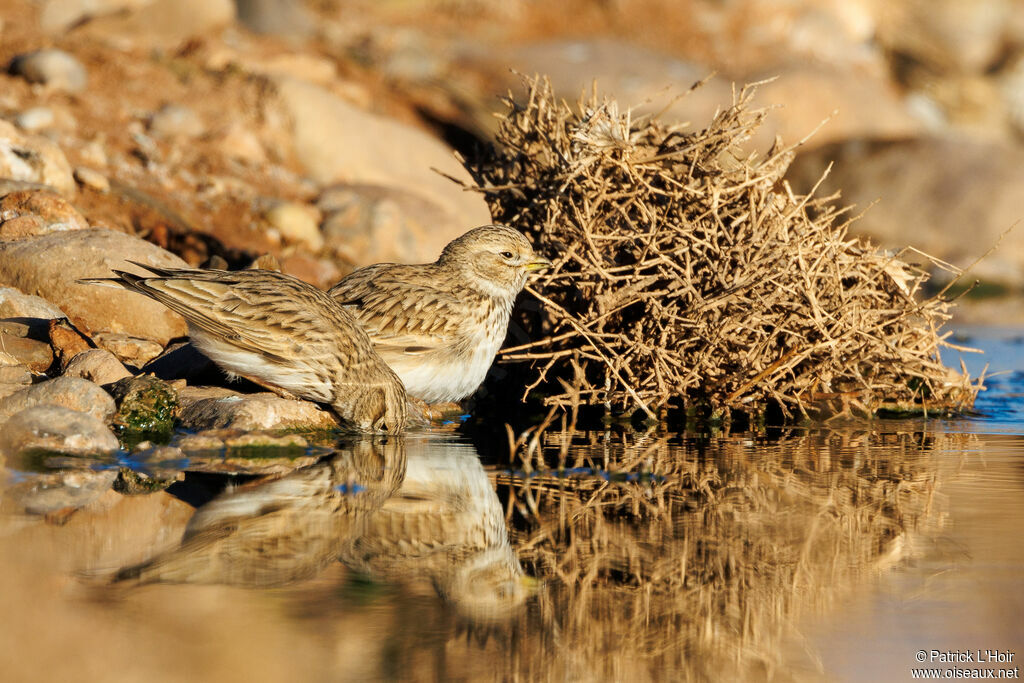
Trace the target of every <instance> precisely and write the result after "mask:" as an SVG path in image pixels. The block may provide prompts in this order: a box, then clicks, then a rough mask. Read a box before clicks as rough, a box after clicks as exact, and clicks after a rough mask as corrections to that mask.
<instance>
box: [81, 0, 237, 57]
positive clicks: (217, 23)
mask: <svg viewBox="0 0 1024 683" xmlns="http://www.w3.org/2000/svg"><path fill="white" fill-rule="evenodd" d="M234 19H235V4H234V2H233V1H232V0H175V1H174V2H136V3H133V7H132V9H131V10H130V11H128V12H119V13H117V14H113V13H109V14H105V15H104V16H101V17H97V18H95V19H93V20H92V21H90V22H88V23H86V24H85V25H83V26H82V27H80V28H79V29H78V31H77V33H82V34H84V35H88V36H95V37H98V38H114V39H116V40H117V41H118V42H119V43H123V42H128V41H133V42H135V43H137V44H140V45H149V46H166V47H173V46H177V45H180V44H181V43H183V42H185V41H187V40H189V39H191V38H194V37H197V36H200V35H202V34H204V33H208V32H211V31H216V30H218V29H221V28H223V27H225V26H228V25H229V24H231V22H232V21H234Z"/></svg>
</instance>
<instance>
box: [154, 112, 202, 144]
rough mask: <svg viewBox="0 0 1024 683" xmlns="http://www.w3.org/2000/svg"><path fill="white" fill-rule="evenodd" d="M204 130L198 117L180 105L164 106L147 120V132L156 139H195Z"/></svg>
mask: <svg viewBox="0 0 1024 683" xmlns="http://www.w3.org/2000/svg"><path fill="white" fill-rule="evenodd" d="M205 130H206V127H205V126H204V125H203V121H202V119H200V118H199V115H198V114H196V113H195V112H194V111H192V110H191V109H190V108H188V107H186V106H184V105H181V104H165V105H164V106H162V107H161V108H160V109H159V110H158V111H157V112H156V113H155V114H153V116H152V117H151V118H150V120H149V132H150V134H152V135H153V136H154V137H157V138H165V139H166V138H196V137H199V136H200V135H202V134H203V132H204V131H205Z"/></svg>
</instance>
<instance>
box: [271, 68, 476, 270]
mask: <svg viewBox="0 0 1024 683" xmlns="http://www.w3.org/2000/svg"><path fill="white" fill-rule="evenodd" d="M275 82H276V84H277V92H278V95H279V97H280V100H281V102H282V103H283V105H284V107H285V109H286V111H287V112H288V114H289V115H290V117H291V119H292V121H293V129H292V133H293V140H294V149H295V153H296V155H297V157H298V158H299V160H300V161H301V162H302V164H303V165H304V166H305V168H306V170H307V172H308V173H309V174H310V176H312V177H313V178H314V179H315V180H316V181H318V182H320V183H322V184H325V185H326V184H331V183H336V182H345V183H365V184H371V185H382V186H386V187H395V188H400V189H401V190H403V191H405V192H408V193H411V194H414V195H416V196H418V197H422V198H423V199H424V200H426V201H429V202H431V203H433V204H436V205H437V206H438V208H439V212H438V213H439V215H440V220H438V222H437V223H436V224H434V225H433V226H432V230H431V231H430V233H428V234H427V235H425V236H424V243H423V244H422V251H421V252H420V254H421V255H431V254H432V256H430V258H429V260H431V261H432V260H434V259H435V258H437V254H438V253H440V251H441V248H443V247H444V245H445V244H447V243H448V242H449V241H451V240H452V239H454V238H456V237H458V236H459V235H461V234H462V233H464V232H465V231H466V230H468V229H470V228H473V227H476V226H478V225H484V224H487V223H490V222H491V214H490V211H489V210H488V208H487V204H486V202H484V200H483V198H482V197H481V196H480V195H479V194H477V193H473V192H466V191H465V190H463V189H462V188H461V187H459V186H458V185H457V184H455V183H453V182H452V181H451V180H449V179H447V178H445V177H443V176H441V175H439V174H438V173H437V171H441V172H442V173H445V174H447V175H450V176H452V177H454V178H458V179H460V180H463V181H465V182H467V183H470V182H471V179H470V177H469V174H468V173H467V172H466V170H465V169H464V168H463V167H462V165H461V164H460V163H459V162H458V161H457V160H456V158H455V156H454V154H453V153H452V150H451V149H449V148H448V147H447V146H446V145H444V143H442V142H440V141H438V140H436V139H435V138H433V137H431V136H430V135H428V134H426V133H424V132H421V131H419V130H416V129H415V128H411V127H409V126H407V125H405V124H402V123H399V122H397V121H391V120H388V119H385V118H382V117H379V116H377V115H375V114H371V113H370V112H367V111H363V110H362V109H359V108H358V107H355V106H353V105H351V104H349V103H348V102H345V101H344V100H342V99H341V98H339V97H338V96H336V95H334V94H333V93H331V92H330V91H328V90H325V89H324V88H321V87H319V86H316V85H313V84H311V83H307V82H304V81H300V80H297V79H293V78H285V77H281V78H277V79H276V80H275ZM434 169H437V171H435V170H434ZM420 258H423V259H426V256H420Z"/></svg>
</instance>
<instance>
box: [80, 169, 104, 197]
mask: <svg viewBox="0 0 1024 683" xmlns="http://www.w3.org/2000/svg"><path fill="white" fill-rule="evenodd" d="M74 176H75V180H77V181H78V183H79V184H80V185H83V186H85V187H90V188H92V189H94V190H96V191H97V192H101V193H103V194H106V193H107V192H110V181H109V180H107V176H105V175H103V174H102V173H100V172H99V171H96V170H93V169H91V168H88V167H86V166H76V167H75V171H74Z"/></svg>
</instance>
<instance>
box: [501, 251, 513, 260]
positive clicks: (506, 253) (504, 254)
mask: <svg viewBox="0 0 1024 683" xmlns="http://www.w3.org/2000/svg"><path fill="white" fill-rule="evenodd" d="M501 258H503V259H510V258H512V252H511V251H503V252H501Z"/></svg>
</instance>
